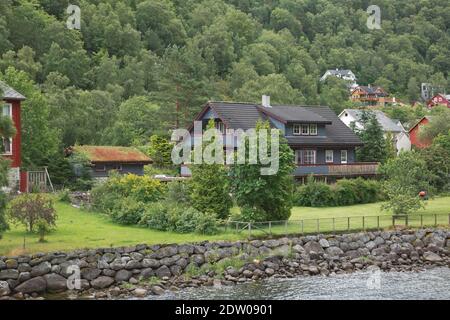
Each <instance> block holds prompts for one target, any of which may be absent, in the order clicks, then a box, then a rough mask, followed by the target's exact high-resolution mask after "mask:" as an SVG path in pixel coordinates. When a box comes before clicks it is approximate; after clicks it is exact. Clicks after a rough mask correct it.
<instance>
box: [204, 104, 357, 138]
mask: <svg viewBox="0 0 450 320" xmlns="http://www.w3.org/2000/svg"><path fill="white" fill-rule="evenodd" d="M207 105H208V106H210V107H211V108H212V109H213V110H214V111H215V112H216V113H217V114H218V116H219V117H220V118H221V119H222V120H223V121H224V122H225V124H226V125H227V127H228V128H230V129H243V130H247V129H250V128H254V127H255V125H256V122H257V121H258V120H259V119H267V117H266V115H265V114H264V113H263V112H261V110H262V109H263V108H264V107H262V106H261V105H257V104H252V103H235V102H209V103H208V104H207ZM263 110H264V111H267V113H272V114H273V113H276V114H277V115H282V116H283V119H286V121H288V122H289V121H299V122H300V121H305V122H308V121H309V122H315V121H317V122H318V123H326V124H327V125H326V126H325V130H326V135H325V136H287V137H286V138H287V140H288V142H289V144H302V145H336V144H339V145H361V144H362V143H361V140H360V139H359V138H358V136H357V135H356V134H355V133H354V132H353V131H352V130H351V129H350V128H348V127H347V126H346V125H345V124H344V123H343V122H342V121H341V120H340V119H339V118H338V117H337V116H336V114H335V113H334V111H333V110H331V109H330V108H329V107H326V106H277V105H274V106H272V108H267V109H263ZM289 115H293V116H295V119H290V118H289ZM300 115H305V117H306V118H305V119H301V118H300Z"/></svg>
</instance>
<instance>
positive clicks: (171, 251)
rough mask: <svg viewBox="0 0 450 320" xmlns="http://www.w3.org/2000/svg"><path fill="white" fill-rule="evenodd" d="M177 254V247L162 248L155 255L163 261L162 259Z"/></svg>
mask: <svg viewBox="0 0 450 320" xmlns="http://www.w3.org/2000/svg"><path fill="white" fill-rule="evenodd" d="M177 253H178V247H177V246H167V247H162V248H160V249H159V250H157V251H156V252H155V255H156V257H157V258H159V259H162V258H166V257H171V256H174V255H176V254H177Z"/></svg>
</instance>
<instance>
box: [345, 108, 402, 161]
mask: <svg viewBox="0 0 450 320" xmlns="http://www.w3.org/2000/svg"><path fill="white" fill-rule="evenodd" d="M367 112H371V113H375V115H376V117H377V120H378V123H379V124H380V126H381V127H382V128H383V131H384V132H385V135H384V137H386V134H387V133H388V132H391V133H392V136H393V138H394V145H395V148H396V149H397V154H398V153H400V151H401V150H405V151H409V150H411V140H410V139H409V135H408V132H407V131H406V130H405V128H404V127H403V125H402V124H401V122H400V121H399V120H394V119H391V118H389V117H388V116H387V115H386V114H385V113H384V112H382V111H380V110H367ZM361 114H362V111H361V110H358V109H344V111H342V112H341V113H340V114H339V119H341V121H342V122H344V123H345V125H346V126H347V127H351V125H352V123H353V124H354V125H355V127H356V128H358V129H363V127H362V124H361V122H360V119H361Z"/></svg>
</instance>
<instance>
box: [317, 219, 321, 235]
mask: <svg viewBox="0 0 450 320" xmlns="http://www.w3.org/2000/svg"><path fill="white" fill-rule="evenodd" d="M317 233H320V222H319V218H317Z"/></svg>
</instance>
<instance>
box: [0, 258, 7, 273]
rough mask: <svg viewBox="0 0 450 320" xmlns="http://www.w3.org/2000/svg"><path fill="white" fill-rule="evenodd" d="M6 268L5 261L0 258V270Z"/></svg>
mask: <svg viewBox="0 0 450 320" xmlns="http://www.w3.org/2000/svg"><path fill="white" fill-rule="evenodd" d="M3 269H6V263H5V262H4V261H3V260H2V259H0V270H3Z"/></svg>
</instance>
